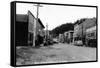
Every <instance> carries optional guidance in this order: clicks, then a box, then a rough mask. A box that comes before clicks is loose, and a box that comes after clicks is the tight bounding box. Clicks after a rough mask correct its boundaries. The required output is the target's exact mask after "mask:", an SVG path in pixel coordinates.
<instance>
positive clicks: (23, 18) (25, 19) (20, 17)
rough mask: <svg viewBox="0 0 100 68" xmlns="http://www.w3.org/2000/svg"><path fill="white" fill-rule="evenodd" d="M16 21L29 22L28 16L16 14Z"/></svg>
mask: <svg viewBox="0 0 100 68" xmlns="http://www.w3.org/2000/svg"><path fill="white" fill-rule="evenodd" d="M16 21H17V22H27V21H28V16H27V14H16Z"/></svg>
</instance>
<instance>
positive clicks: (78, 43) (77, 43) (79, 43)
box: [74, 40, 83, 46]
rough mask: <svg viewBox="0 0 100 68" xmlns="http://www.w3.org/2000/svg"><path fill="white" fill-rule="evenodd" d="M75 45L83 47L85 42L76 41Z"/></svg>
mask: <svg viewBox="0 0 100 68" xmlns="http://www.w3.org/2000/svg"><path fill="white" fill-rule="evenodd" d="M74 45H77V46H82V45H83V42H82V40H78V41H75V42H74Z"/></svg>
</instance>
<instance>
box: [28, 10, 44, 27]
mask: <svg viewBox="0 0 100 68" xmlns="http://www.w3.org/2000/svg"><path fill="white" fill-rule="evenodd" d="M28 13H30V14H31V15H32V16H33V17H34V18H35V16H34V15H33V14H32V13H31V11H29V10H28ZM38 22H39V23H40V24H41V25H42V27H43V28H45V27H44V25H43V24H42V21H41V20H40V18H38Z"/></svg>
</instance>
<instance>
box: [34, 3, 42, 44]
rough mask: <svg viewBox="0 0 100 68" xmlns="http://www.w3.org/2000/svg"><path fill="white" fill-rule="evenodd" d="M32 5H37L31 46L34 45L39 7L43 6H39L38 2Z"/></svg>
mask: <svg viewBox="0 0 100 68" xmlns="http://www.w3.org/2000/svg"><path fill="white" fill-rule="evenodd" d="M34 6H36V7H37V14H36V21H35V22H34V28H33V30H34V31H33V33H34V34H33V35H34V36H33V46H35V40H36V26H37V24H36V23H38V16H39V7H43V6H41V5H40V4H37V5H34Z"/></svg>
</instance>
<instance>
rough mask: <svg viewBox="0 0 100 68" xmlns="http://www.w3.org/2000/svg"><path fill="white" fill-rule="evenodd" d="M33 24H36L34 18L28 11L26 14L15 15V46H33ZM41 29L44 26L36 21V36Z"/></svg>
mask: <svg viewBox="0 0 100 68" xmlns="http://www.w3.org/2000/svg"><path fill="white" fill-rule="evenodd" d="M34 22H36V18H35V17H34V15H33V14H32V13H31V12H30V11H28V13H27V14H16V24H15V29H16V30H15V33H16V35H15V36H16V37H15V38H16V45H17V46H27V45H33V38H34V36H33V34H34ZM43 29H44V25H43V24H42V21H41V20H40V19H38V22H36V35H37V34H38V33H40V32H41V31H42V30H43Z"/></svg>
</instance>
